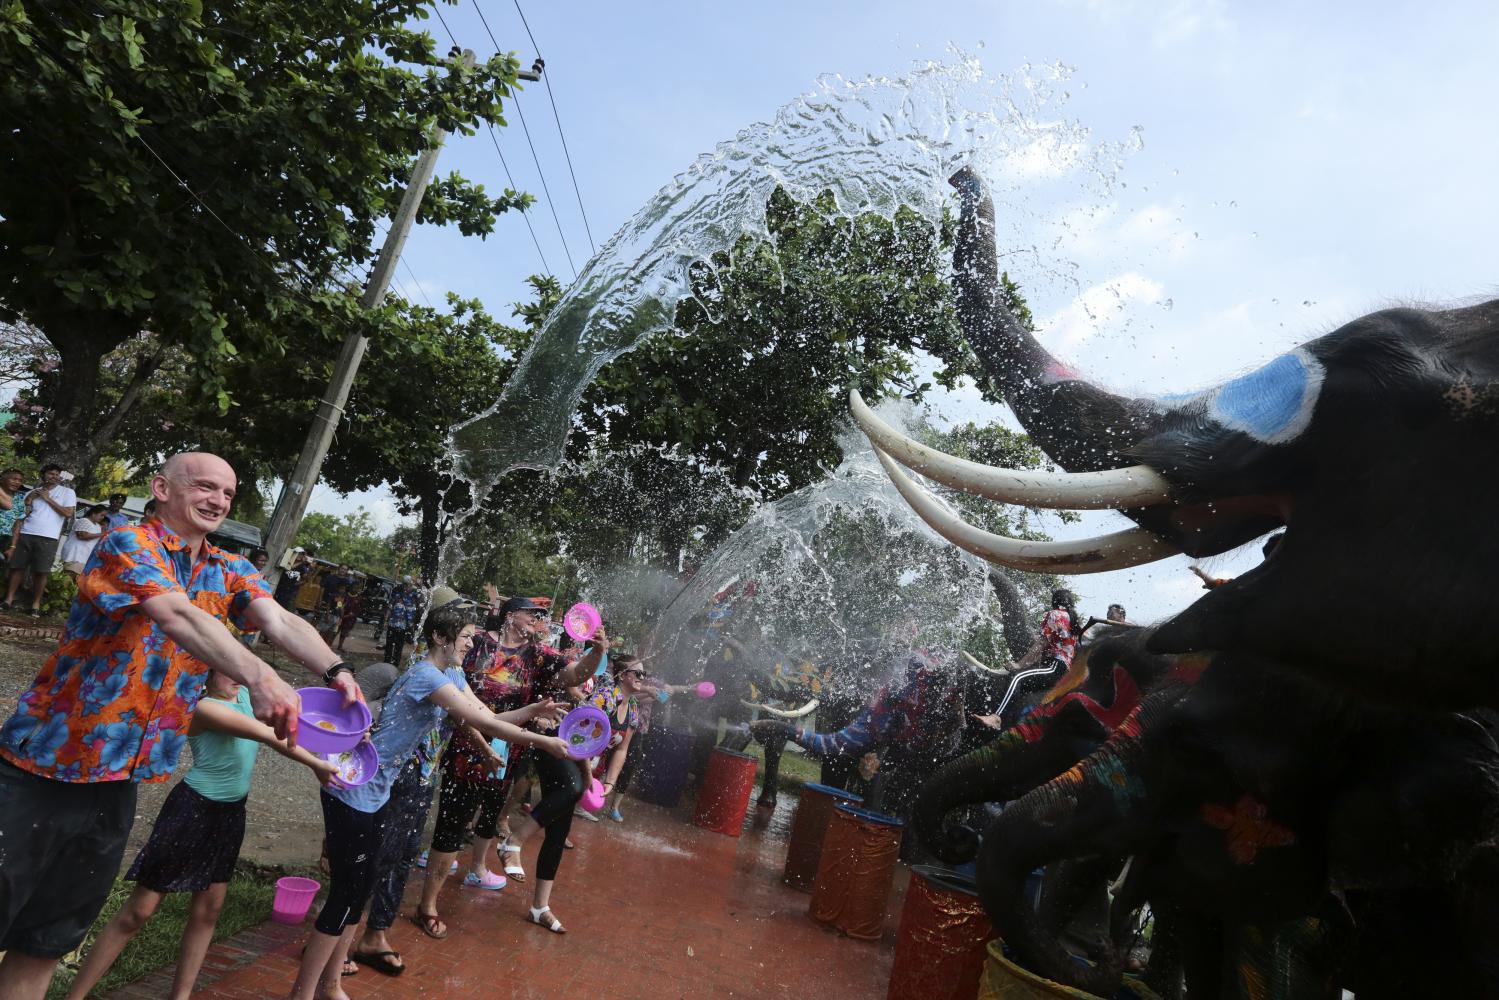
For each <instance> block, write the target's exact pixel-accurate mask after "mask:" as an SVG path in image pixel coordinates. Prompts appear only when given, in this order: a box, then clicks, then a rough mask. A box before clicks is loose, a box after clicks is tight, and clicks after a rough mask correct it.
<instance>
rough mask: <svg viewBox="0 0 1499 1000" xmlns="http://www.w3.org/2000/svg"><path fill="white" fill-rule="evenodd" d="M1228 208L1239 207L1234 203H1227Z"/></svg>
mask: <svg viewBox="0 0 1499 1000" xmlns="http://www.w3.org/2000/svg"><path fill="white" fill-rule="evenodd" d="M1228 207H1229V208H1238V207H1239V203H1238V202H1236V201H1231V202H1229V203H1228Z"/></svg>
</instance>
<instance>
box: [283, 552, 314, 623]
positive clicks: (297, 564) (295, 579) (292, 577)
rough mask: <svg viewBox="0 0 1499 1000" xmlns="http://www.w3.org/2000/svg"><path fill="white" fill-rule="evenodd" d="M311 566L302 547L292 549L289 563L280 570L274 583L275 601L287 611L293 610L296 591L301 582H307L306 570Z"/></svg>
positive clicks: (310, 561) (299, 588)
mask: <svg viewBox="0 0 1499 1000" xmlns="http://www.w3.org/2000/svg"><path fill="white" fill-rule="evenodd" d="M311 568H312V560H310V559H308V558H307V553H306V551H304V550H303V549H302V548H300V547H298V548H295V549H292V561H291V565H290V566H288V567H286V568H285V569H284V570H282V571H281V579H280V580H279V581H277V583H276V603H277V604H279V605H281V606H282V607H283V608H285V609H286V610H288V611H295V610H296V608H294V607H293V605H294V604H296V603H297V591H299V590H301V589H302V584H304V583H306V582H307V571H308V570H309V569H311Z"/></svg>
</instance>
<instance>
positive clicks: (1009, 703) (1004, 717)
mask: <svg viewBox="0 0 1499 1000" xmlns="http://www.w3.org/2000/svg"><path fill="white" fill-rule="evenodd" d="M1065 673H1067V664H1065V663H1063V662H1062V661H1061V660H1059V659H1057V658H1055V657H1049V658H1047V659H1046V660H1044V661H1042V662H1041V663H1038V664H1036V666H1034V667H1031V668H1030V669H1029V670H1022V671H1020V672H1019V673H1017V674H1015V675H1014V677H1013V678H1011V680H1010V687H1009V690H1008V691H1006V692H1005V695H1004V698H1003V699H1002V700H1001V701H1000V703H999V707H998V708H997V709H995V712H994V714H996V715H998V716H999V721H1000V725H1001V726H1002V727H1003V728H1005V729H1008V728H1009V727H1010V726H1013V725H1014V724H1015V723H1016V721H1017V720H1018V719H1019V718H1020V714H1021V713H1022V712H1024V711H1025V710H1026V709H1027V708H1029V707H1030V706H1031V699H1030V697H1029V696H1030V695H1033V694H1036V693H1037V692H1041V691H1046V690H1049V689H1050V688H1051V686H1052V685H1053V684H1055V683H1056V682H1057V681H1059V680H1061V679H1062V675H1063V674H1065Z"/></svg>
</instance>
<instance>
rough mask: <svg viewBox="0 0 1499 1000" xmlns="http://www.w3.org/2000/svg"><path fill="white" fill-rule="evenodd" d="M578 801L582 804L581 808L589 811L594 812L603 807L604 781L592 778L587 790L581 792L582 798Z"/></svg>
mask: <svg viewBox="0 0 1499 1000" xmlns="http://www.w3.org/2000/svg"><path fill="white" fill-rule="evenodd" d="M580 801H581V802H582V804H583V808H584V809H587V810H588V811H589V812H591V813H596V812H598V811H599V810H600V809H602V808H604V783H603V782H602V781H600V780H599V779H597V778H594V779H592V783H591V784H590V785H589V786H588V791H586V792H584V793H583V798H582V799H581V800H580Z"/></svg>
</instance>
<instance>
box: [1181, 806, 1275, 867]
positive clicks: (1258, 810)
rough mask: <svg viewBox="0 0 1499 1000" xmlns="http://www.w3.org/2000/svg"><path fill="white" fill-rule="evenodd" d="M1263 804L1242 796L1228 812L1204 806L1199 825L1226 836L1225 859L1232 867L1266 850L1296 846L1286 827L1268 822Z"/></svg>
mask: <svg viewBox="0 0 1499 1000" xmlns="http://www.w3.org/2000/svg"><path fill="white" fill-rule="evenodd" d="M1268 813H1269V810H1268V809H1267V808H1266V806H1265V803H1263V802H1261V801H1259V800H1258V799H1256V798H1255V797H1254V796H1252V795H1248V794H1246V795H1242V796H1240V797H1239V801H1238V802H1236V803H1234V806H1233V808H1232V809H1230V808H1228V807H1227V806H1219V805H1205V806H1203V807H1202V821H1203V822H1204V823H1206V824H1207V825H1208V826H1210V827H1212V828H1213V829H1215V830H1222V831H1224V833H1225V834H1226V835H1227V841H1228V856H1229V858H1230V859H1232V860H1233V862H1234V863H1235V864H1240V865H1247V864H1250V863H1251V862H1253V861H1254V859H1255V858H1256V857H1257V856H1258V855H1259V853H1260V851H1261V850H1263V849H1265V848H1267V847H1287V846H1289V845H1291V844H1294V843H1296V834H1295V833H1293V832H1292V831H1291V828H1290V827H1287V826H1283V825H1281V824H1280V823H1277V822H1275V821H1274V820H1272V819H1269V818H1268Z"/></svg>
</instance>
